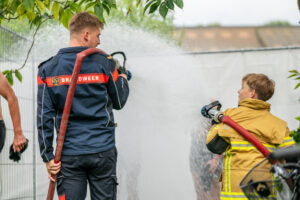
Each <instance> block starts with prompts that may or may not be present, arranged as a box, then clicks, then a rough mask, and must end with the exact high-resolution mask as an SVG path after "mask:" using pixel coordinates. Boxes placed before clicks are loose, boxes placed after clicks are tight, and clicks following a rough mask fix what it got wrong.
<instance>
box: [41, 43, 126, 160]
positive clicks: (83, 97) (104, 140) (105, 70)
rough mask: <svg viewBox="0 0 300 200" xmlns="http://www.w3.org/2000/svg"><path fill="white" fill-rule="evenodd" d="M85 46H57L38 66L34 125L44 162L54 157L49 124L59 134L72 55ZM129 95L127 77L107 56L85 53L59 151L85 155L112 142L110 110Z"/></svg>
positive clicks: (101, 149) (112, 127)
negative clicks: (52, 53)
mask: <svg viewBox="0 0 300 200" xmlns="http://www.w3.org/2000/svg"><path fill="white" fill-rule="evenodd" d="M85 49H87V47H69V48H63V49H60V50H59V52H58V54H57V55H55V56H54V57H52V58H50V59H49V60H47V61H45V62H43V63H41V64H40V66H39V70H38V95H37V104H38V105H37V128H38V140H39V145H40V153H41V156H42V158H43V161H44V162H48V161H50V160H51V159H53V158H54V155H53V136H54V127H55V129H56V132H57V133H58V131H59V127H60V122H61V119H62V114H63V109H64V105H65V101H66V96H67V92H68V88H69V84H70V81H71V76H72V72H73V68H74V64H75V60H76V54H77V53H79V52H81V51H83V50H85ZM128 94H129V87H128V82H127V80H126V79H125V78H123V77H121V76H119V74H118V72H117V69H116V68H115V62H114V61H113V60H112V58H111V56H108V55H102V54H93V55H90V56H87V57H85V58H84V60H83V63H82V67H81V70H80V74H79V76H78V81H77V86H76V90H75V94H74V99H73V103H72V107H71V111H70V115H69V122H68V126H67V131H66V136H65V140H64V145H63V151H62V155H85V154H92V153H98V152H102V151H106V150H109V149H111V148H113V147H114V146H115V123H114V116H113V112H112V109H113V108H114V109H117V110H119V109H121V108H123V106H124V105H125V103H126V101H127V98H128Z"/></svg>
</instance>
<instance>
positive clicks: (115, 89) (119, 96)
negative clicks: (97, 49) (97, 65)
mask: <svg viewBox="0 0 300 200" xmlns="http://www.w3.org/2000/svg"><path fill="white" fill-rule="evenodd" d="M109 65H110V67H109V69H110V70H109V71H108V73H109V74H108V76H109V79H108V88H107V90H108V95H109V97H110V98H111V100H112V103H113V108H114V109H116V110H120V109H122V108H123V107H124V105H125V103H126V101H127V98H128V95H129V86H128V81H127V80H126V79H125V78H123V77H122V76H119V73H118V71H117V69H116V68H115V63H114V62H113V61H112V60H109Z"/></svg>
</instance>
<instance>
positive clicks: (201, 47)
mask: <svg viewBox="0 0 300 200" xmlns="http://www.w3.org/2000/svg"><path fill="white" fill-rule="evenodd" d="M173 35H174V37H175V38H176V39H177V40H179V42H180V44H181V47H182V48H183V49H184V50H187V51H192V52H198V51H216V50H232V49H245V48H268V47H287V46H300V27H297V26H284V27H262V26H260V27H190V28H176V29H175V30H174V31H173Z"/></svg>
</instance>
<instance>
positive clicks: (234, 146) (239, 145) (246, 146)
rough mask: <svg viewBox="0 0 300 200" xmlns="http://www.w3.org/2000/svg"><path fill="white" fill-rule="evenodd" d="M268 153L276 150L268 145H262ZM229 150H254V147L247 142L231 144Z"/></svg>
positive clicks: (273, 146)
mask: <svg viewBox="0 0 300 200" xmlns="http://www.w3.org/2000/svg"><path fill="white" fill-rule="evenodd" d="M263 145H264V146H265V147H266V148H267V149H268V150H269V151H274V150H276V149H277V147H276V146H275V145H270V144H263ZM231 149H244V150H247V149H256V147H254V146H253V144H251V143H250V142H248V141H239V142H231Z"/></svg>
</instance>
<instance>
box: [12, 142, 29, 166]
mask: <svg viewBox="0 0 300 200" xmlns="http://www.w3.org/2000/svg"><path fill="white" fill-rule="evenodd" d="M28 142H29V140H28V139H26V143H25V145H24V147H23V148H22V149H21V151H20V152H14V149H13V145H10V148H9V159H11V160H13V161H14V162H19V160H21V154H22V153H23V152H24V151H25V150H26V149H27V147H28Z"/></svg>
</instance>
